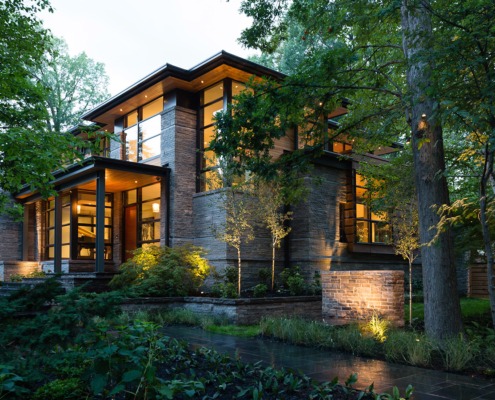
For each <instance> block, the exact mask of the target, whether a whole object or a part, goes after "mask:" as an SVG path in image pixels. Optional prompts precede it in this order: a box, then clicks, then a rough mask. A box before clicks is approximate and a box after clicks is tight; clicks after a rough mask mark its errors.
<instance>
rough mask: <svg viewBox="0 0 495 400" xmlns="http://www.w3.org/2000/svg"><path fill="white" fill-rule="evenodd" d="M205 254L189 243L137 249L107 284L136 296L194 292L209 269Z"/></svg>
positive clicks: (181, 294) (177, 294)
mask: <svg viewBox="0 0 495 400" xmlns="http://www.w3.org/2000/svg"><path fill="white" fill-rule="evenodd" d="M204 254H205V253H204V251H203V250H202V249H201V248H199V247H195V246H192V245H184V246H179V247H173V248H170V247H157V246H150V247H146V248H141V249H138V250H136V251H135V252H134V256H133V257H132V259H130V260H129V261H127V262H125V263H124V264H122V265H121V266H120V274H119V275H116V276H115V277H114V278H113V279H112V281H111V282H110V286H111V287H112V288H113V289H121V290H122V289H123V290H128V291H130V292H131V293H133V294H135V295H137V296H187V295H192V294H197V293H198V292H199V289H200V287H201V286H202V284H203V282H204V280H205V278H206V277H207V276H208V274H209V273H210V270H211V266H210V264H209V263H208V261H207V260H206V259H205V258H203V256H204Z"/></svg>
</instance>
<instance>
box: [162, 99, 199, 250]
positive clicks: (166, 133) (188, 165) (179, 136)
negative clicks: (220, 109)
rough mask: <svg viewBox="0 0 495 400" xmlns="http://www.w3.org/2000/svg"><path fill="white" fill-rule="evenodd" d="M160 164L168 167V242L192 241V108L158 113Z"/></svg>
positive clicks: (193, 132) (193, 190) (193, 162)
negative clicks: (159, 115)
mask: <svg viewBox="0 0 495 400" xmlns="http://www.w3.org/2000/svg"><path fill="white" fill-rule="evenodd" d="M161 146H162V155H161V160H160V161H161V165H166V166H167V167H168V168H170V183H169V184H170V204H169V210H170V227H169V233H170V244H171V245H172V246H174V245H180V244H183V243H186V242H192V241H193V238H194V229H193V199H192V196H193V194H194V193H195V192H196V156H197V151H196V149H197V144H196V112H195V111H193V110H189V109H187V108H183V107H173V108H170V109H167V110H165V111H163V114H162V143H161Z"/></svg>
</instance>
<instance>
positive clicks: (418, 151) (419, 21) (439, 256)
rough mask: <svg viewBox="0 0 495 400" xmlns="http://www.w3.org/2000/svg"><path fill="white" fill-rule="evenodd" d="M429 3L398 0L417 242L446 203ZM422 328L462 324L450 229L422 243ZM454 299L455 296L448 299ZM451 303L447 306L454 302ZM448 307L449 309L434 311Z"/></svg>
mask: <svg viewBox="0 0 495 400" xmlns="http://www.w3.org/2000/svg"><path fill="white" fill-rule="evenodd" d="M429 7H430V4H429V2H427V1H414V0H403V3H402V7H401V17H402V30H403V47H404V55H405V58H406V60H407V66H406V76H407V84H408V87H409V95H410V98H409V104H408V106H407V109H406V111H408V115H409V118H408V119H409V121H408V122H409V123H410V125H411V137H412V146H413V157H414V171H415V174H414V176H415V182H416V191H417V194H418V214H419V231H420V238H421V242H422V243H424V244H427V243H430V242H431V241H432V239H433V238H434V237H435V232H434V230H432V229H431V228H432V227H435V226H437V225H438V223H439V222H440V216H439V214H438V213H437V212H436V210H435V208H434V207H432V206H434V205H437V206H440V205H443V204H449V195H448V190H447V180H446V178H445V173H444V172H445V154H444V148H443V131H442V124H441V119H440V115H439V113H438V112H437V111H436V107H437V105H438V102H439V100H440V99H439V98H437V95H436V94H435V93H433V92H432V91H431V90H430V88H431V87H432V86H433V79H432V78H433V76H432V72H433V70H434V68H435V64H434V62H435V60H430V59H428V57H426V56H425V54H426V52H427V51H428V49H430V48H431V46H432V45H433V43H434V40H433V39H434V36H433V28H432V21H431V14H430V12H429V11H428V8H429ZM421 256H422V261H423V279H424V280H423V291H424V294H425V328H426V331H427V333H428V334H429V335H430V336H433V337H438V338H444V337H446V336H449V335H453V334H455V333H456V332H459V331H460V330H461V313H460V306H459V302H458V301H456V299H458V294H457V285H456V275H455V267H454V252H453V244H452V237H451V234H450V232H449V231H446V232H444V233H443V234H442V235H440V236H439V237H437V239H436V243H435V244H434V245H429V246H422V247H421ZM453 300H454V301H453ZM454 302H455V303H456V306H454V307H453V306H452V304H453V303H454ZM445 309H448V310H449V313H440V314H439V313H438V310H445Z"/></svg>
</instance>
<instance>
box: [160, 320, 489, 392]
mask: <svg viewBox="0 0 495 400" xmlns="http://www.w3.org/2000/svg"><path fill="white" fill-rule="evenodd" d="M165 333H166V334H167V335H169V336H171V337H175V338H177V339H184V340H186V341H188V342H189V343H190V344H191V346H193V347H199V346H205V347H209V348H214V349H216V350H217V351H219V352H222V353H228V354H230V355H231V356H239V357H240V358H241V359H242V360H243V361H245V362H257V361H263V362H265V363H267V364H269V365H272V366H275V367H285V368H292V369H295V370H299V371H301V372H303V373H304V374H306V375H308V376H310V377H311V378H313V379H314V380H316V381H331V380H332V379H333V378H334V377H335V376H338V377H339V382H344V381H345V380H346V379H347V378H348V377H349V375H350V374H351V373H353V372H356V373H357V374H358V383H357V384H356V385H355V386H356V387H357V388H360V389H364V388H365V387H367V386H368V385H369V384H371V383H372V382H374V385H375V391H376V392H385V391H386V392H389V393H391V389H392V387H393V386H397V387H398V388H399V389H400V392H401V394H404V391H405V388H406V387H407V385H409V384H412V385H413V387H414V397H413V398H414V400H445V399H453V400H475V399H476V400H495V381H489V380H484V379H479V378H470V377H468V376H463V375H457V374H451V373H446V372H438V371H432V370H428V369H423V368H416V367H410V366H405V365H398V364H390V363H387V362H384V361H380V360H372V359H367V358H361V357H354V356H351V355H349V354H343V353H339V352H334V351H328V350H317V349H312V348H307V347H301V346H293V345H289V344H285V343H280V342H276V341H270V340H263V339H246V338H238V337H233V336H228V335H220V334H215V333H210V332H205V331H203V330H202V329H199V328H188V327H182V326H171V327H166V328H165Z"/></svg>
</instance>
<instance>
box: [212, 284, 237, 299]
mask: <svg viewBox="0 0 495 400" xmlns="http://www.w3.org/2000/svg"><path fill="white" fill-rule="evenodd" d="M211 294H212V295H213V296H215V297H222V298H224V299H236V298H237V297H238V294H237V285H236V284H235V283H231V282H216V283H214V284H213V285H212V287H211Z"/></svg>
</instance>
